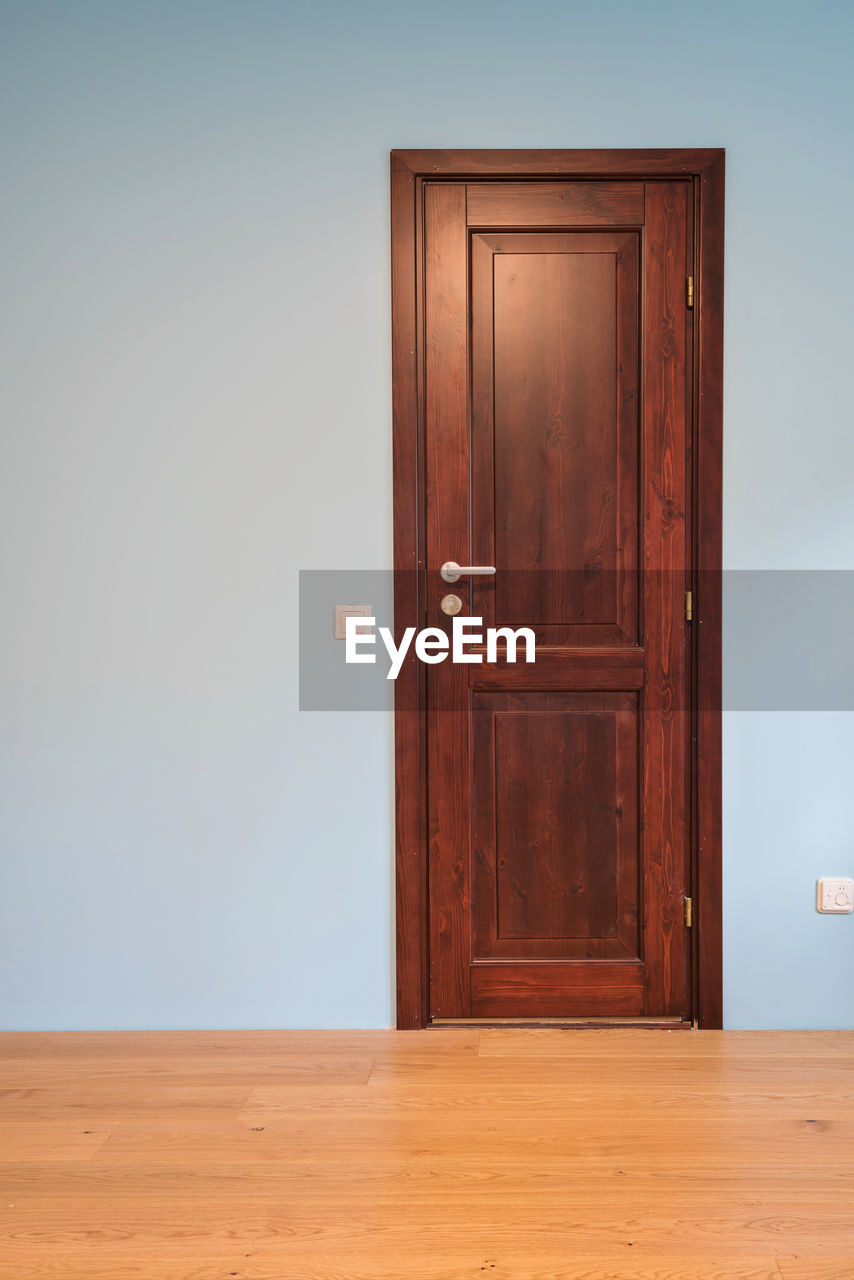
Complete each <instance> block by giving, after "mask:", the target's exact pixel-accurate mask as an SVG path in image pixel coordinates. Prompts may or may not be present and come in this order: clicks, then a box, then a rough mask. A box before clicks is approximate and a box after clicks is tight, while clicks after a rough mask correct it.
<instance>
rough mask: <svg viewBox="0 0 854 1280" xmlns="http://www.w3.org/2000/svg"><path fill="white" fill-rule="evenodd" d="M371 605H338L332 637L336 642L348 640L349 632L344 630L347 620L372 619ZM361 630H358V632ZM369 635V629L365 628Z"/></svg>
mask: <svg viewBox="0 0 854 1280" xmlns="http://www.w3.org/2000/svg"><path fill="white" fill-rule="evenodd" d="M373 616H374V615H373V613H372V612H371V606H370V605H369V604H336V606H335V624H334V626H333V629H332V635H333V637H334V638H335V639H336V640H346V639H347V632H346V631H345V630H344V628H345V626H346V619H347V618H372V617H373ZM358 630H360V628H357V631H358ZM364 630H365V633H366V634H367V628H364Z"/></svg>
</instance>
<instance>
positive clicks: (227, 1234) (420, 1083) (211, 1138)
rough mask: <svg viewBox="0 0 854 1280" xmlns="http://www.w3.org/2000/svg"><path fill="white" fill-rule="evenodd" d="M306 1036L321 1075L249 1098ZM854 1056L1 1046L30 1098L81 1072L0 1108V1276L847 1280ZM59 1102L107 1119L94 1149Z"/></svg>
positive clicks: (345, 1043) (840, 1039)
mask: <svg viewBox="0 0 854 1280" xmlns="http://www.w3.org/2000/svg"><path fill="white" fill-rule="evenodd" d="M242 1036H243V1038H242V1042H241V1037H242ZM337 1037H338V1038H337ZM339 1038H340V1043H339ZM273 1040H275V1042H276V1044H277V1046H278V1048H277V1051H276V1053H275V1054H274V1055H272V1058H271V1055H270V1053H269V1046H270V1043H271V1041H273ZM133 1043H136V1045H137V1046H138V1052H137V1053H136V1054H133V1053H129V1052H128V1050H129V1047H130V1045H131V1044H133ZM321 1043H322V1045H323V1055H324V1056H325V1058H326V1060H327V1067H326V1069H325V1071H323V1072H322V1073H321V1074H320V1076H319V1077H318V1078H317V1079H316V1080H315V1082H313V1083H309V1082H297V1081H295V1080H294V1081H293V1082H292V1083H290V1084H288V1083H283V1084H279V1085H268V1084H262V1085H258V1086H256V1087H254V1088H253V1087H251V1082H252V1081H253V1080H257V1079H262V1080H263V1079H265V1078H266V1077H267V1076H268V1074H269V1071H270V1064H271V1061H272V1062H275V1060H276V1058H277V1057H281V1059H282V1061H283V1062H285V1063H291V1064H293V1063H299V1062H302V1063H303V1064H305V1065H308V1064H309V1063H312V1062H314V1063H315V1064H316V1063H317V1059H316V1054H317V1050H318V1045H319V1044H321ZM205 1044H207V1048H205ZM356 1046H358V1048H359V1050H360V1052H361V1053H363V1054H364V1055H365V1058H366V1060H367V1061H368V1062H369V1063H370V1070H369V1074H368V1075H367V1078H366V1080H365V1082H364V1083H361V1084H356V1083H353V1082H352V1080H351V1081H350V1082H349V1083H337V1082H338V1081H341V1080H347V1078H348V1077H350V1076H351V1075H352V1068H351V1065H350V1064H351V1063H352V1062H353V1057H352V1055H353V1050H354V1047H356ZM183 1048H186V1049H187V1050H188V1052H186V1053H185V1052H183V1051H182V1049H183ZM852 1061H854V1033H852V1032H782V1033H777V1032H702V1031H699V1032H694V1031H690V1030H689V1031H679V1032H673V1033H671V1034H667V1033H661V1032H650V1033H649V1034H647V1035H644V1034H643V1032H641V1031H636V1030H635V1031H632V1030H629V1031H626V1030H615V1029H612V1030H602V1031H583V1030H575V1031H564V1030H560V1029H551V1030H540V1031H525V1030H509V1029H494V1030H483V1031H481V1032H477V1031H471V1030H465V1031H457V1030H455V1029H447V1030H445V1029H442V1030H430V1031H425V1032H422V1033H420V1034H416V1035H412V1034H407V1033H389V1032H341V1033H337V1035H336V1033H330V1032H318V1033H314V1032H305V1033H283V1032H271V1033H264V1032H261V1033H253V1032H247V1033H245V1035H243V1033H234V1032H229V1033H224V1034H223V1035H222V1036H219V1035H218V1034H216V1033H186V1034H185V1035H184V1036H183V1037H182V1036H181V1035H180V1034H179V1033H163V1037H162V1039H158V1036H157V1035H156V1034H155V1033H149V1034H147V1035H141V1034H139V1033H123V1034H118V1035H116V1036H115V1037H114V1038H113V1039H111V1037H110V1035H109V1034H108V1033H97V1034H95V1035H94V1036H92V1037H89V1038H87V1037H80V1036H70V1037H69V1039H68V1042H67V1043H63V1035H62V1033H54V1034H51V1035H41V1036H37V1037H26V1036H25V1037H21V1036H10V1035H6V1036H0V1071H2V1072H3V1073H4V1074H5V1075H6V1076H7V1078H9V1079H15V1073H16V1072H17V1073H18V1077H17V1078H18V1079H19V1081H20V1082H21V1088H22V1090H24V1092H26V1090H25V1089H24V1086H23V1082H24V1081H25V1079H26V1076H27V1073H29V1072H35V1073H37V1074H40V1075H41V1077H42V1078H47V1076H48V1075H49V1073H50V1071H51V1070H52V1069H53V1068H54V1067H56V1066H57V1065H58V1064H70V1068H69V1069H70V1070H71V1072H72V1076H73V1079H72V1080H70V1081H69V1080H67V1079H63V1078H62V1077H60V1076H58V1077H57V1079H56V1083H55V1084H54V1085H52V1086H50V1087H46V1088H45V1089H44V1096H43V1098H39V1096H37V1095H36V1093H35V1092H34V1091H30V1092H29V1094H28V1095H27V1096H26V1097H24V1098H22V1099H21V1105H22V1107H25V1108H26V1110H25V1113H24V1111H23V1110H22V1111H21V1112H20V1113H18V1114H16V1112H15V1107H16V1101H15V1099H13V1098H10V1097H8V1096H7V1098H6V1104H5V1107H4V1109H3V1110H2V1112H0V1146H2V1155H3V1158H2V1163H0V1184H2V1187H3V1192H4V1194H3V1196H2V1198H1V1199H0V1259H2V1261H0V1280H13V1278H14V1280H60V1278H61V1280H84V1278H85V1280H101V1278H103V1280H107V1277H109V1280H235V1277H237V1278H242V1280H279V1278H280V1277H284V1276H287V1277H291V1276H294V1277H300V1278H302V1277H306V1278H308V1280H327V1278H331V1280H392V1278H394V1280H397V1277H399V1276H400V1275H401V1268H402V1263H401V1259H405V1274H406V1275H407V1276H415V1277H417V1278H418V1280H442V1278H443V1277H444V1278H446V1280H465V1278H467V1277H472V1276H476V1275H481V1274H487V1275H494V1276H497V1277H503V1280H544V1278H547V1277H548V1278H550V1280H566V1278H567V1277H569V1278H571V1280H712V1278H713V1277H717V1278H718V1280H781V1277H783V1280H850V1278H851V1276H852V1275H854V1154H852V1152H854V1144H852V1138H854V1120H852V1119H851V1116H852V1111H851V1107H850V1100H851V1094H852V1090H854V1072H852V1069H851V1063H852ZM235 1069H237V1070H238V1071H242V1072H243V1073H244V1075H243V1078H242V1079H240V1078H238V1079H235ZM188 1078H193V1079H195V1080H197V1081H198V1082H199V1083H198V1094H199V1097H198V1098H196V1099H195V1101H194V1102H193V1103H192V1104H191V1105H189V1106H185V1105H184V1103H183V1101H182V1099H181V1097H180V1091H181V1090H183V1089H185V1088H186V1086H185V1084H184V1082H185V1081H186V1080H187V1079H188ZM105 1080H107V1081H109V1082H110V1086H109V1091H108V1093H106V1094H104V1095H101V1088H102V1082H103V1081H105ZM323 1081H326V1083H324V1082H323ZM69 1089H71V1090H73V1091H76V1092H77V1093H78V1094H79V1095H80V1096H81V1097H84V1096H86V1095H88V1096H90V1097H91V1099H92V1101H93V1105H95V1106H96V1108H97V1109H98V1110H99V1111H100V1110H101V1109H102V1103H106V1104H107V1105H108V1106H109V1107H110V1108H111V1109H112V1115H111V1116H110V1120H109V1123H107V1124H104V1123H103V1122H102V1124H101V1127H100V1129H99V1130H98V1131H97V1132H91V1133H89V1134H85V1135H83V1136H85V1138H86V1140H87V1145H81V1143H80V1136H81V1133H82V1131H83V1130H84V1129H86V1128H90V1126H89V1125H87V1124H86V1123H85V1122H83V1121H82V1120H81V1122H80V1123H78V1124H74V1125H66V1124H60V1125H57V1122H56V1121H54V1120H52V1119H51V1118H50V1113H51V1107H52V1105H53V1104H55V1103H56V1101H57V1100H61V1096H62V1094H63V1092H64V1091H66V1090H69ZM152 1090H154V1091H157V1090H160V1091H161V1103H162V1108H161V1114H159V1115H157V1116H152V1099H153V1093H152ZM224 1090H232V1091H235V1093H234V1096H233V1099H232V1103H231V1105H230V1106H228V1105H227V1104H226V1100H225V1097H224V1094H223V1091H224ZM41 1092H42V1091H41V1090H40V1091H38V1093H39V1094H40V1093H41ZM247 1092H248V1094H249V1096H248V1098H246V1099H245V1100H243V1101H241V1099H240V1097H239V1096H238V1095H245V1094H246V1093H247ZM206 1093H210V1100H211V1102H212V1103H213V1104H214V1105H206V1104H205V1101H204V1096H203V1095H204V1094H206ZM39 1101H43V1103H44V1106H43V1109H42V1110H39V1107H38V1105H37V1104H38V1103H39ZM223 1107H225V1108H226V1110H228V1111H229V1112H230V1113H229V1114H224V1113H223V1110H222V1109H223ZM168 1113H171V1114H168ZM91 1127H92V1128H93V1129H94V1126H91ZM10 1139H11V1140H10Z"/></svg>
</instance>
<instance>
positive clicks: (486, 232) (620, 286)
mask: <svg viewBox="0 0 854 1280" xmlns="http://www.w3.org/2000/svg"><path fill="white" fill-rule="evenodd" d="M421 198H422V200H423V205H422V222H421V253H422V258H421V278H420V297H421V300H422V311H421V325H422V326H423V327H422V332H421V338H422V348H421V349H422V352H423V363H422V378H423V384H422V400H421V404H422V414H423V445H422V449H423V474H424V487H423V493H424V500H425V506H424V528H425V541H424V547H425V552H424V560H425V562H426V568H427V575H426V598H425V605H424V607H425V614H424V617H425V620H426V622H427V624H428V625H431V626H439V627H444V628H445V629H449V627H450V620H449V619H448V618H447V617H445V615H444V614H443V612H442V610H441V608H440V602H441V600H442V597H443V596H444V595H445V594H447V593H448V592H451V591H453V592H455V593H456V594H458V595H459V596H460V597H461V599H462V601H463V609H462V612H463V614H464V615H473V616H476V617H478V618H481V619H482V624H483V627H484V628H486V627H488V626H496V627H513V628H518V627H522V626H524V627H528V628H530V629H531V630H532V631H533V632H534V634H535V636H536V646H537V647H536V661H535V662H534V663H530V664H529V663H525V662H522V661H519V662H516V663H515V664H514V663H510V662H508V661H506V655H502V654H501V653H499V655H498V659H497V660H496V661H494V662H492V663H489V662H487V661H486V660H485V657H486V655H485V653H484V654H482V655H481V656H482V658H483V659H484V660H483V661H481V662H470V663H466V664H460V663H456V664H455V663H452V662H450V661H446V662H443V663H441V664H440V665H435V666H430V667H429V668H428V669H427V670H426V671H424V672H421V673H419V678H420V680H421V681H422V683H423V684H424V685H425V686H426V719H425V724H426V746H425V752H424V759H425V764H426V796H427V804H426V808H427V815H428V826H427V840H426V855H427V867H426V873H427V880H428V904H429V906H428V918H429V924H428V934H427V937H426V938H425V944H426V947H425V949H426V952H427V968H428V975H429V976H428V981H427V1014H428V1017H429V1019H433V1020H436V1019H438V1020H441V1019H446V1018H448V1019H467V1018H487V1019H492V1018H496V1019H498V1018H523V1019H538V1018H590V1019H598V1018H640V1017H644V1018H653V1019H667V1020H669V1019H678V1020H688V1019H690V1017H691V1014H692V1001H691V981H690V973H691V964H690V960H691V950H690V946H689V940H690V934H689V929H688V919H687V910H686V900H687V899H688V898H689V896H690V894H691V892H692V890H691V878H692V862H691V812H692V791H691V787H692V778H693V777H694V774H695V770H694V768H693V762H692V753H691V748H692V741H693V738H692V734H693V729H692V705H693V703H692V650H691V643H690V627H691V625H692V624H691V623H690V621H689V619H688V617H687V610H686V593H687V592H688V591H689V590H690V589H691V587H692V582H693V578H692V575H693V573H694V569H695V565H694V563H693V551H692V547H693V542H692V536H693V534H692V500H693V494H694V480H693V475H692V429H693V392H694V384H693V381H692V369H693V363H692V362H693V360H694V327H693V316H692V310H691V307H690V305H689V303H690V298H689V292H688V277H689V275H691V274H692V272H693V266H692V238H693V212H694V210H693V198H694V196H693V188H692V182H691V179H690V178H683V177H681V176H672V177H667V178H662V177H656V178H650V179H644V178H636V179H630V178H623V179H620V180H592V179H577V180H575V179H573V180H566V179H563V180H556V179H553V180H543V179H542V178H541V177H537V178H528V179H526V178H524V177H516V178H515V179H514V180H513V181H512V182H511V181H508V182H500V181H486V180H480V179H478V178H477V177H472V178H471V179H469V180H458V179H455V180H442V179H441V178H437V179H432V178H428V179H426V180H425V181H424V183H423V187H422V192H421ZM449 560H454V561H457V562H458V563H459V564H462V565H494V566H495V569H496V573H495V575H494V576H493V577H467V576H464V577H463V578H462V579H461V580H460V582H458V583H457V584H456V586H453V587H450V586H448V585H447V584H446V583H444V582H443V581H442V580H441V579H440V577H439V574H438V572H437V571H438V569H439V567H440V566H441V565H442V564H443V563H445V562H446V561H449Z"/></svg>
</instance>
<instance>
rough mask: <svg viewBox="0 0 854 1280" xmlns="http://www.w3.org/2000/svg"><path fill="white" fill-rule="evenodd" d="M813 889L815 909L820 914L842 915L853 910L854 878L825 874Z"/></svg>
mask: <svg viewBox="0 0 854 1280" xmlns="http://www.w3.org/2000/svg"><path fill="white" fill-rule="evenodd" d="M815 889H816V891H815V909H816V911H820V912H821V913H822V915H838V916H844V915H848V914H849V913H850V912H852V911H854V880H850V879H847V878H843V879H833V878H831V877H830V876H825V877H823V879H821V880H819V881H818V882H817V883H816V887H815Z"/></svg>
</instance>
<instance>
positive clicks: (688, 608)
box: [685, 591, 694, 622]
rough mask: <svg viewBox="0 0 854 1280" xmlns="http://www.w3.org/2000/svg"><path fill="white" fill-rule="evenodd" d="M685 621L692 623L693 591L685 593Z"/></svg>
mask: <svg viewBox="0 0 854 1280" xmlns="http://www.w3.org/2000/svg"><path fill="white" fill-rule="evenodd" d="M685 621H686V622H693V621H694V592H693V591H686V592H685Z"/></svg>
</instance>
